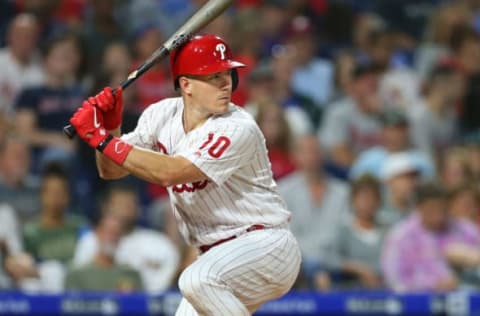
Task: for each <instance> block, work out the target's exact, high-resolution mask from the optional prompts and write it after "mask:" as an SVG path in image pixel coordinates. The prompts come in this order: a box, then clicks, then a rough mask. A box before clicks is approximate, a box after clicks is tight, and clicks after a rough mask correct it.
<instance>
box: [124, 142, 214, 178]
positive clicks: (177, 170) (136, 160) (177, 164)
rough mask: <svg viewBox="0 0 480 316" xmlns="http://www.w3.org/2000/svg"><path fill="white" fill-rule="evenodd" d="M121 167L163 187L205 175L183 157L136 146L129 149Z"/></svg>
mask: <svg viewBox="0 0 480 316" xmlns="http://www.w3.org/2000/svg"><path fill="white" fill-rule="evenodd" d="M123 168H125V169H126V170H128V171H129V172H130V173H131V174H133V175H135V176H137V177H139V178H141V179H143V180H145V181H148V182H153V183H158V184H160V185H162V186H165V187H167V186H172V185H177V184H183V183H189V182H195V181H202V180H206V176H205V175H204V174H203V173H202V172H201V171H200V170H199V169H197V168H196V167H195V166H193V164H192V163H191V162H190V161H189V160H187V159H185V158H183V157H172V156H168V155H164V154H161V153H157V152H154V151H151V150H147V149H143V148H138V147H134V148H133V149H132V150H131V151H130V153H129V154H128V156H127V158H126V160H125V162H124V163H123Z"/></svg>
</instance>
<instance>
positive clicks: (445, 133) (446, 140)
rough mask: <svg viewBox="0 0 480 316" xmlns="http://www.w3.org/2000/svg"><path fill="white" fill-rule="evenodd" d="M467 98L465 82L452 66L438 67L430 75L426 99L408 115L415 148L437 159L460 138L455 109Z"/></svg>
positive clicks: (413, 107) (412, 108)
mask: <svg viewBox="0 0 480 316" xmlns="http://www.w3.org/2000/svg"><path fill="white" fill-rule="evenodd" d="M463 95H464V86H463V79H462V77H461V76H460V74H459V73H458V72H457V71H456V70H455V69H453V68H452V67H450V66H437V67H436V68H434V69H433V71H432V73H431V74H430V75H429V77H428V79H427V83H426V89H425V95H424V98H423V99H421V100H420V101H419V103H418V104H415V105H414V106H412V107H411V110H410V112H409V115H410V122H411V133H412V136H411V137H412V142H413V144H414V145H415V146H416V147H417V148H418V149H420V150H422V151H423V152H425V153H427V154H429V155H430V156H432V157H434V156H435V155H436V154H437V153H440V152H442V151H443V150H444V149H445V148H447V147H448V146H450V145H452V144H453V143H454V141H455V140H456V138H457V137H458V133H459V129H458V118H457V114H456V111H455V105H456V104H457V103H458V102H459V101H460V100H461V98H462V97H463Z"/></svg>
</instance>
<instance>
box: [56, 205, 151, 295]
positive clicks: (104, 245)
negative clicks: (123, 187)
mask: <svg viewBox="0 0 480 316" xmlns="http://www.w3.org/2000/svg"><path fill="white" fill-rule="evenodd" d="M122 229H123V222H122V220H121V219H120V218H118V217H117V216H116V215H115V214H113V213H106V214H104V216H103V217H102V219H101V220H100V222H99V224H98V226H97V227H96V229H95V233H94V234H95V237H96V240H97V242H98V250H97V252H96V253H95V255H94V258H93V260H92V262H90V263H89V264H87V265H85V266H82V267H77V268H74V269H71V270H70V271H69V272H68V273H67V276H66V278H65V288H66V289H67V290H94V291H118V292H131V291H134V290H137V291H138V290H141V289H142V280H141V278H140V275H139V273H138V272H137V271H135V270H133V269H131V268H129V267H126V266H122V265H120V264H118V263H117V262H116V261H115V251H116V248H117V246H118V243H119V240H120V238H121V236H122V233H123V231H122ZM131 255H132V254H131Z"/></svg>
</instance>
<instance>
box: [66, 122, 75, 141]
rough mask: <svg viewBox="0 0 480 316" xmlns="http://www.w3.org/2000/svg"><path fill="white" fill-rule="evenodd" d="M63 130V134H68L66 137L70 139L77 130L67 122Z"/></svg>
mask: <svg viewBox="0 0 480 316" xmlns="http://www.w3.org/2000/svg"><path fill="white" fill-rule="evenodd" d="M63 132H64V133H65V135H67V136H68V138H70V139H72V138H74V137H75V135H76V134H77V131H76V130H75V128H74V127H73V126H72V125H70V124H68V125H66V126H65V127H63Z"/></svg>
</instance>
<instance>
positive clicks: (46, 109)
mask: <svg viewBox="0 0 480 316" xmlns="http://www.w3.org/2000/svg"><path fill="white" fill-rule="evenodd" d="M80 47H81V45H80V42H79V40H78V38H77V37H76V36H74V35H72V34H65V35H63V36H61V37H58V38H55V39H53V40H52V41H51V42H50V43H49V45H47V47H46V49H45V52H44V63H45V71H46V81H45V84H44V85H41V86H37V87H32V88H29V89H26V90H23V91H22V92H21V93H20V95H19V97H18V99H17V102H16V110H17V115H16V126H17V128H18V131H19V133H21V134H22V135H23V136H24V137H25V138H26V139H27V140H28V141H29V143H30V144H31V145H33V146H35V147H36V148H38V152H36V154H37V155H36V156H37V159H36V161H35V162H34V167H35V170H36V171H38V170H40V169H41V168H42V167H43V166H44V165H45V164H46V163H48V162H50V161H53V160H54V161H62V162H64V163H65V164H68V163H71V159H72V158H73V150H74V142H72V141H70V140H69V139H68V138H66V137H65V135H64V134H63V133H62V128H63V126H64V125H65V123H66V122H68V120H69V118H70V115H71V114H72V113H73V111H74V110H75V109H76V108H77V107H78V106H79V105H80V104H81V101H82V98H83V97H82V96H83V91H82V89H81V87H80V85H79V84H78V81H76V76H77V74H78V71H79V67H80V63H81V58H82V57H81V49H80Z"/></svg>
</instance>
